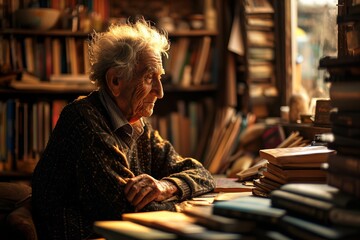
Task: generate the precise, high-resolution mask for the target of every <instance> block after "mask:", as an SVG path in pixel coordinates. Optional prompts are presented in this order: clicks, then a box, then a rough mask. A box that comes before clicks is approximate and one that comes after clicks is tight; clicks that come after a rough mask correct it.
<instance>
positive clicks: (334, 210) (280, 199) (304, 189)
mask: <svg viewBox="0 0 360 240" xmlns="http://www.w3.org/2000/svg"><path fill="white" fill-rule="evenodd" d="M270 198H271V207H273V208H276V209H283V210H285V211H286V214H285V215H284V216H283V217H282V218H281V220H280V221H279V228H280V229H281V232H282V233H284V234H286V235H287V236H289V237H294V238H295V239H358V238H359V230H358V228H359V226H360V208H359V207H360V202H359V201H358V199H357V198H355V197H354V196H351V195H349V194H346V193H344V192H342V191H341V190H339V189H338V188H335V187H332V186H330V185H328V184H311V183H293V184H285V185H283V186H282V187H281V188H280V189H278V190H275V191H273V192H272V193H271V196H270Z"/></svg>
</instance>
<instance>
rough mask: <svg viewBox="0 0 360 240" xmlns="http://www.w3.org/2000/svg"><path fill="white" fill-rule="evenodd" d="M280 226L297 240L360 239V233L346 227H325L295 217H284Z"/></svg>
mask: <svg viewBox="0 0 360 240" xmlns="http://www.w3.org/2000/svg"><path fill="white" fill-rule="evenodd" d="M280 226H281V228H282V229H283V230H285V231H286V232H287V233H288V234H289V235H290V236H291V237H294V238H295V239H333V240H335V239H336V240H338V239H344V240H345V239H359V237H360V235H359V231H358V230H357V229H350V228H344V227H335V226H324V225H322V224H318V223H314V222H311V221H307V220H304V219H301V218H297V217H293V216H288V215H286V216H284V217H283V218H282V219H281V221H280Z"/></svg>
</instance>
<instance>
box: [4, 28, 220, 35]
mask: <svg viewBox="0 0 360 240" xmlns="http://www.w3.org/2000/svg"><path fill="white" fill-rule="evenodd" d="M168 34H169V37H200V36H216V35H217V34H218V32H217V31H215V30H193V29H192V30H177V31H171V32H168ZM0 35H23V36H52V37H60V36H63V37H88V36H90V35H91V32H81V31H71V30H66V29H56V30H48V31H43V30H36V29H35V30H34V29H16V28H9V29H3V30H1V31H0Z"/></svg>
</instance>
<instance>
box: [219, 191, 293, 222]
mask: <svg viewBox="0 0 360 240" xmlns="http://www.w3.org/2000/svg"><path fill="white" fill-rule="evenodd" d="M213 213H214V214H217V215H221V216H226V217H233V218H238V219H245V220H252V221H256V222H257V221H259V222H263V223H272V224H275V223H277V222H278V221H279V219H280V218H281V217H282V216H284V215H285V213H286V211H285V210H284V209H279V208H273V207H271V201H270V199H268V198H260V197H254V196H250V197H242V198H238V199H235V200H230V201H224V202H216V203H214V207H213Z"/></svg>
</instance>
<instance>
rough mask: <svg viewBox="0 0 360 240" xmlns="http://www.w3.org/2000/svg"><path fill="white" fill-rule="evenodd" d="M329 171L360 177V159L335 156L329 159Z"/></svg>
mask: <svg viewBox="0 0 360 240" xmlns="http://www.w3.org/2000/svg"><path fill="white" fill-rule="evenodd" d="M328 164H329V167H328V171H329V172H333V173H339V174H341V173H342V174H349V175H351V176H354V177H356V176H359V175H360V158H358V157H355V156H347V155H339V154H336V155H333V156H330V157H329V159H328Z"/></svg>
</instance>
